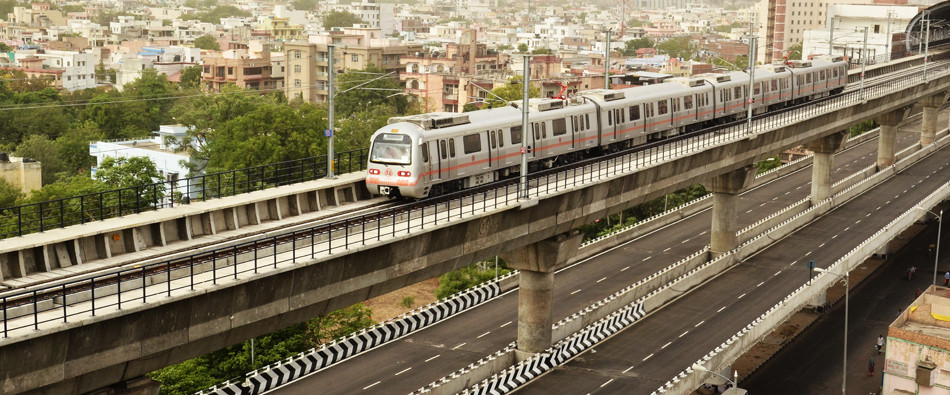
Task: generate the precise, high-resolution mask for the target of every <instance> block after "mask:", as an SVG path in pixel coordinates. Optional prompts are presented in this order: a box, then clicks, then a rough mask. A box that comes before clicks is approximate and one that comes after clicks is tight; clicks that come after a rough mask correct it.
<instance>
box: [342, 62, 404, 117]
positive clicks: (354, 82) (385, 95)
mask: <svg viewBox="0 0 950 395" xmlns="http://www.w3.org/2000/svg"><path fill="white" fill-rule="evenodd" d="M386 74H387V73H386V70H385V69H383V68H381V67H377V66H375V65H373V64H369V65H367V66H366V68H365V69H363V70H361V71H359V72H350V73H344V74H341V75H339V76H338V77H337V89H338V92H339V93H338V94H337V96H336V115H337V116H339V117H340V118H343V117H346V116H348V115H350V114H352V113H353V112H356V111H359V110H360V109H365V108H367V107H371V106H376V105H381V104H385V105H389V106H391V107H393V108H394V109H395V110H396V114H398V115H403V114H404V113H405V112H406V110H408V109H409V99H408V98H406V95H404V94H401V93H403V92H404V90H403V87H402V85H401V84H399V81H398V80H397V79H396V78H394V77H393V76H387V75H386Z"/></svg>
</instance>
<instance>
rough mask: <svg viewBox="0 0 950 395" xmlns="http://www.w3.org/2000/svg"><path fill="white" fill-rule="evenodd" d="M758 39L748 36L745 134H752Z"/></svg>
mask: <svg viewBox="0 0 950 395" xmlns="http://www.w3.org/2000/svg"><path fill="white" fill-rule="evenodd" d="M758 39H759V38H758V37H756V36H752V35H750V36H749V93H748V101H747V102H746V105H747V106H749V109H748V113H747V114H746V134H752V104H753V103H755V99H753V98H754V97H755V90H754V89H753V88H754V84H753V83H754V82H755V55H756V53H757V52H758V49H757V48H756V42H757V41H758Z"/></svg>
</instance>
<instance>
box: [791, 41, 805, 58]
mask: <svg viewBox="0 0 950 395" xmlns="http://www.w3.org/2000/svg"><path fill="white" fill-rule="evenodd" d="M788 60H802V44H801V43H798V44H795V45H792V46H791V47H788Z"/></svg>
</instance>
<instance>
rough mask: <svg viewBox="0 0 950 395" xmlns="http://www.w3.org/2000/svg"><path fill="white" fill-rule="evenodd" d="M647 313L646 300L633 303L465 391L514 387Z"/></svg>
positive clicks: (477, 393)
mask: <svg viewBox="0 0 950 395" xmlns="http://www.w3.org/2000/svg"><path fill="white" fill-rule="evenodd" d="M645 315H646V311H644V309H643V301H642V300H638V301H637V302H634V303H631V304H630V305H628V306H627V307H626V308H624V309H623V310H620V311H617V312H616V313H614V314H611V315H610V316H607V317H604V318H603V319H601V320H599V321H597V322H596V323H594V324H591V325H590V326H588V327H587V328H585V330H583V331H581V332H578V333H577V334H575V335H573V336H571V337H569V338H567V339H564V340H562V341H560V342H558V343H557V344H555V345H554V346H552V347H551V348H549V349H547V350H546V351H545V352H542V353H538V354H536V355H534V356H532V357H531V358H528V359H526V360H524V361H523V362H521V363H518V364H516V365H514V366H512V367H510V368H508V369H505V371H503V372H501V373H498V374H495V375H493V376H492V377H489V378H487V379H485V380H483V381H482V382H481V383H478V384H476V385H474V386H472V387H470V388H468V389H466V390H465V391H463V392H462V394H465V395H499V394H504V393H508V392H510V391H513V390H514V389H515V388H517V387H519V386H521V385H523V384H525V383H527V382H528V381H530V380H531V379H533V378H535V377H538V376H540V375H541V374H543V373H544V372H546V371H548V370H551V369H553V368H554V367H556V366H558V365H560V364H563V363H564V362H567V360H569V359H571V358H573V357H574V356H575V355H577V354H580V353H581V352H583V351H584V350H587V349H588V348H590V347H592V346H594V345H595V344H597V343H599V342H600V341H602V340H604V339H606V338H607V337H609V336H610V335H613V334H614V333H617V332H618V331H620V330H621V329H623V328H626V327H627V326H629V325H630V324H633V323H634V322H636V321H637V320H639V319H640V318H643V316H645Z"/></svg>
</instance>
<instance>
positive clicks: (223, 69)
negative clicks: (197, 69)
mask: <svg viewBox="0 0 950 395" xmlns="http://www.w3.org/2000/svg"><path fill="white" fill-rule="evenodd" d="M272 68H273V65H272V64H271V47H270V44H262V45H261V48H260V50H259V51H257V52H255V51H251V50H247V49H231V50H227V51H224V52H222V53H220V54H218V55H217V56H206V57H204V59H203V64H202V73H201V79H202V88H203V90H205V91H208V92H220V91H221V88H222V87H223V86H224V85H226V84H228V83H233V84H235V85H237V86H238V87H240V88H242V89H257V90H261V91H265V92H267V91H272V90H274V89H276V87H277V86H278V82H277V79H276V78H274V76H272V75H271V71H272Z"/></svg>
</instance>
